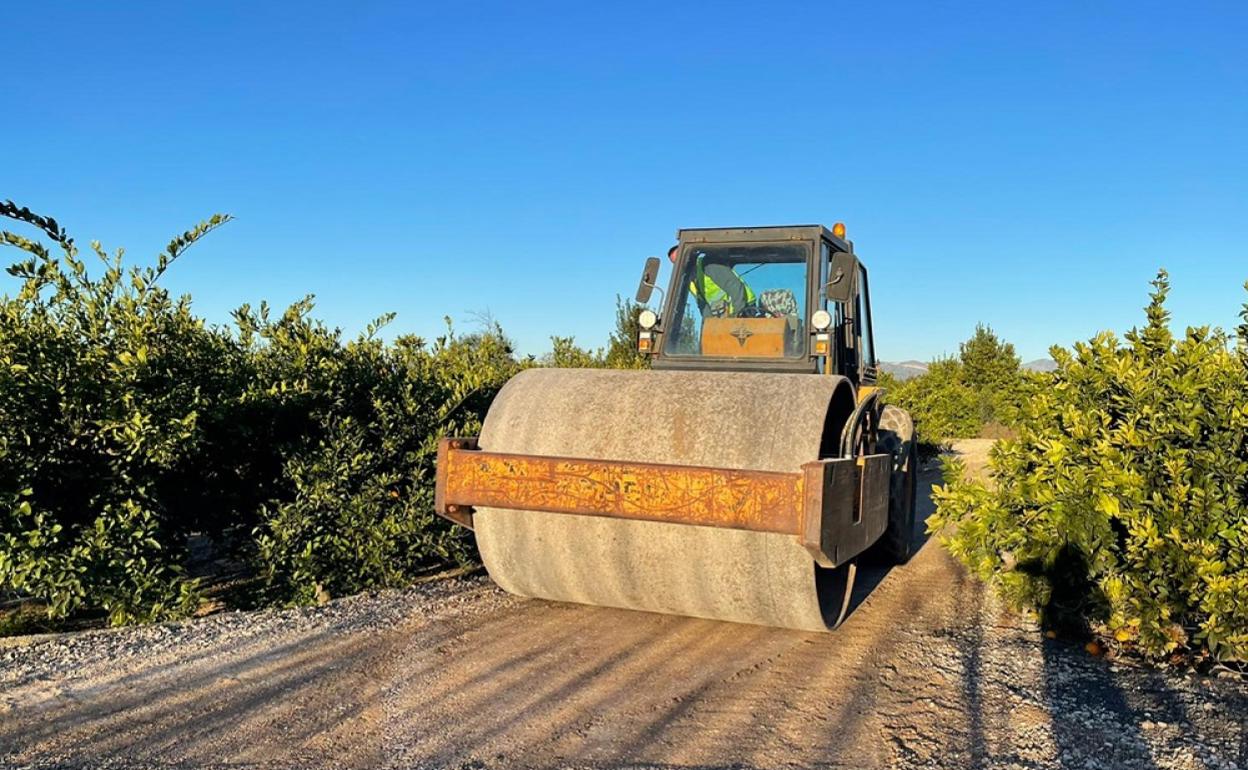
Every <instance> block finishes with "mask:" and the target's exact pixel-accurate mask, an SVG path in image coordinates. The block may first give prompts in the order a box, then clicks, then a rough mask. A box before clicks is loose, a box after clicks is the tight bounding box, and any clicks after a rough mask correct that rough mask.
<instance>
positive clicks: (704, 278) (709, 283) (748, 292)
mask: <svg viewBox="0 0 1248 770" xmlns="http://www.w3.org/2000/svg"><path fill="white" fill-rule="evenodd" d="M738 280H740V279H738ZM741 289H742V291H743V292H744V294H745V303H746V304H747V305H748V304H750V303H751V302H753V301H754V290H753V289H751V288H750V286H749V284H747V283H746V282H745V281H741ZM689 291H691V292H693V296H695V297H697V298H698V300H699V303H700V304H702V305H704V306H714V305H715V304H716V303H718V302H719V301H720V300H721V299H722V300H723V301H724V304H726V305H727V306H728V313H729V314H732V313H736V312H737V311H738V310H740V309H741V308H739V307H733V306H732V297H731V295H729V294H728V293H727V292H726V291H724V290H723V289H722V288H720V286H719V284H717V283H715V281H713V280H711V277H710V276H709V275H707V274H706V273H705V272H703V270H702V259H701V258H700V257H699V258H698V262H697V274H696V275H695V276H694V278H693V280H692V281H690V282H689Z"/></svg>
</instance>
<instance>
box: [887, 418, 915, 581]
mask: <svg viewBox="0 0 1248 770" xmlns="http://www.w3.org/2000/svg"><path fill="white" fill-rule="evenodd" d="M877 446H878V447H879V449H880V451H886V452H888V453H889V454H891V455H892V456H893V472H892V474H891V475H890V477H889V494H888V528H887V529H885V530H884V535H883V536H882V537H881V538H880V549H881V550H882V551H883V552H884V553H885V554H886V555H887V556H888V558H889V559H890V560H891V561H892V562H893V563H895V564H905V563H906V562H908V561H910V557H911V556H913V555H914V519H915V506H916V502H917V501H916V497H917V495H916V493H917V491H918V477H919V457H918V442H917V441H916V436H915V432H914V421H913V420H911V419H910V415H909V414H907V413H906V411H905V410H904V409H901V408H899V407H896V406H893V405H892V404H886V405H885V406H884V409H883V410H882V412H881V414H880V433H879V442H878V444H877Z"/></svg>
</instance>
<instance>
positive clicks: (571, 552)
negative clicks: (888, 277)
mask: <svg viewBox="0 0 1248 770" xmlns="http://www.w3.org/2000/svg"><path fill="white" fill-rule="evenodd" d="M668 259H669V261H670V265H669V266H668V267H669V269H670V278H669V280H668V281H667V283H666V286H667V288H666V290H664V289H663V288H662V287H660V286H659V285H658V284H659V280H660V279H659V274H660V272H661V268H662V266H663V260H662V259H661V258H659V257H651V258H649V259H648V260H646V263H645V267H644V270H643V272H642V277H641V284H640V287H639V288H638V291H637V302H638V303H639V304H641V305H642V306H643V308H642V309H641V311H640V313H639V315H638V324H639V327H640V329H639V332H638V336H637V341H636V342H637V348H638V350H639V351H640V352H641V353H642V354H644V355H645V356H646V357H648V360H649V363H650V368H648V369H640V370H611V369H559V368H531V369H527V370H525V371H523V372H521V373H520V374H518V375H516V376H515V377H513V378H512V379H511V380H509V381H508V382H507V383H506V385H504V387H503V388H502V390H501V391H500V392H499V394H498V396H497V397H496V398H495V400H494V402H493V403H492V404H491V406H490V409H489V412H488V414H487V415H486V418H485V420H484V423H483V425H482V428H481V433H480V435H479V436H463V437H450V438H446V439H443V440H442V442H441V443H440V445H439V447H438V457H437V480H436V494H435V507H436V511H437V513H438V514H439V515H441V516H444V517H445V518H448V519H450V520H451V521H453V522H455V523H457V524H460V525H463V526H465V527H469V528H471V529H472V530H474V532H475V536H476V541H477V546H478V548H479V550H480V553H481V559H482V561H483V562H484V564H485V567H486V570H487V571H488V573H489V574H490V576H491V577H492V578H493V580H494V581H495V582H496V583H498V585H499V586H501V587H502V588H504V589H505V590H507V591H509V592H511V593H514V594H519V595H521V596H526V597H533V598H539V599H548V600H555V601H564V602H580V603H584V604H593V605H604V606H609V607H620V608H627V609H634V610H644V611H650V612H661V613H671V614H677V615H689V616H695V617H701V618H712V619H717V620H724V621H733V622H739V623H753V624H759V625H767V626H777V627H783V628H792V629H800V630H804V631H827V630H830V629H833V628H835V627H836V626H837V625H839V624H840V623H841V621H842V620H844V618H845V617H846V614H847V610H848V608H849V606H850V596H851V594H852V591H853V583H854V576H855V574H856V560H857V559H858V557H859V556H860V555H862V554H863V553H864V552H865V551H867V549H869V548H873V549H875V550H876V551H878V552H879V553H881V554H883V555H884V556H885V557H886V558H888V559H891V560H893V561H895V562H899V563H900V562H904V561H906V560H907V559H908V558H909V557H910V555H911V551H912V549H913V548H914V537H913V535H914V525H915V484H916V476H917V473H918V468H917V464H918V461H917V455H916V451H915V441H916V440H915V433H914V426H913V422H912V421H911V419H910V416H909V415H908V414H906V412H905V411H903V410H901V409H899V408H898V407H896V406H894V405H891V404H885V403H884V402H883V400H882V395H883V394H882V392H881V390H880V389H879V388H878V387H877V384H876V382H877V372H878V369H877V364H876V358H875V344H874V338H873V335H872V329H871V295H870V282H869V279H868V273H867V268H866V266H865V265H864V264H863V262H862V261H861V260H860V259H859V258H858V256H857V255H856V254H855V252H854V247H853V243H852V241H850V240H848V239H847V238H846V234H845V228H844V225H842V224H840V223H837V224H836V225H834V226H833V227H832V228H831V229H828V228H827V227H825V226H822V225H801V226H781V227H747V228H714V229H708V228H698V229H685V230H680V231H678V233H677V243H676V245H675V246H673V247H672V248H671V250H670V251H669V252H668ZM656 292H657V296H658V297H659V301H658V302H657V303H655V308H657V309H655V308H652V307H651V300H652V298H653V297H654V296H655V293H656Z"/></svg>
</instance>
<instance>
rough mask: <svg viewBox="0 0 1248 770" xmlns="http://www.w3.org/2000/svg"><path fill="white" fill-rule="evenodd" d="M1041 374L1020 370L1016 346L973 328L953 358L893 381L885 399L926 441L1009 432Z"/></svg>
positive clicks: (983, 329) (980, 326) (980, 327)
mask: <svg viewBox="0 0 1248 770" xmlns="http://www.w3.org/2000/svg"><path fill="white" fill-rule="evenodd" d="M1044 379H1045V378H1044V375H1040V374H1036V373H1033V372H1025V371H1022V370H1021V369H1020V368H1019V358H1018V356H1017V355H1015V353H1014V346H1013V345H1011V344H1010V343H1008V342H1005V341H1003V340H1001V339H1000V338H998V337H997V335H996V333H994V332H993V331H992V328H991V327H989V326H985V325H984V324H977V325H976V327H975V334H974V335H972V336H971V338H970V339H968V340H967V341H966V342H963V343H962V344H961V345H960V355H959V356H958V357H957V358H938V359H936V360H934V361H932V362H931V363H930V364H929V365H928V370H927V371H926V372H924V373H923V374H921V375H919V376H918V377H913V378H911V379H909V380H906V381H904V382H897V383H896V384H895V385H894V386H893V387H892V388H891V389H889V391H888V396H887V398H888V400H889V401H891V402H893V403H895V404H897V405H898V406H901V407H902V408H903V409H906V410H907V411H909V412H910V414H911V415H912V416H913V417H914V421H915V426H916V429H917V430H918V432H919V435H920V436H921V437H922V438H923V440H925V441H933V442H939V441H944V440H948V439H955V438H974V437H976V436H980V435H992V436H993V437H995V436H996V435H1000V434H1001V433H1004V432H1008V429H1009V426H1012V425H1013V424H1014V423H1015V422H1016V421H1017V420H1018V418H1019V415H1020V413H1021V410H1022V407H1023V404H1024V403H1025V402H1026V401H1027V399H1028V397H1029V395H1030V394H1031V393H1033V392H1034V391H1035V390H1036V389H1037V388H1038V387H1040V384H1041V383H1042V382H1043V381H1044Z"/></svg>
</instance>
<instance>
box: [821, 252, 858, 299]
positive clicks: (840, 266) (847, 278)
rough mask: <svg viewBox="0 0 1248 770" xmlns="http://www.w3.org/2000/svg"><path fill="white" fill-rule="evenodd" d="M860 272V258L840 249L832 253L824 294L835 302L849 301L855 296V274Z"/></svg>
mask: <svg viewBox="0 0 1248 770" xmlns="http://www.w3.org/2000/svg"><path fill="white" fill-rule="evenodd" d="M857 272H858V258H857V257H855V256H854V255H853V254H848V253H846V252H844V251H838V252H836V253H835V254H833V255H832V264H830V265H829V266H828V282H827V283H826V284H824V287H823V296H825V297H827V298H828V299H829V300H831V301H833V302H849V301H850V300H851V299H853V297H854V276H855V275H856V274H857Z"/></svg>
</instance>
